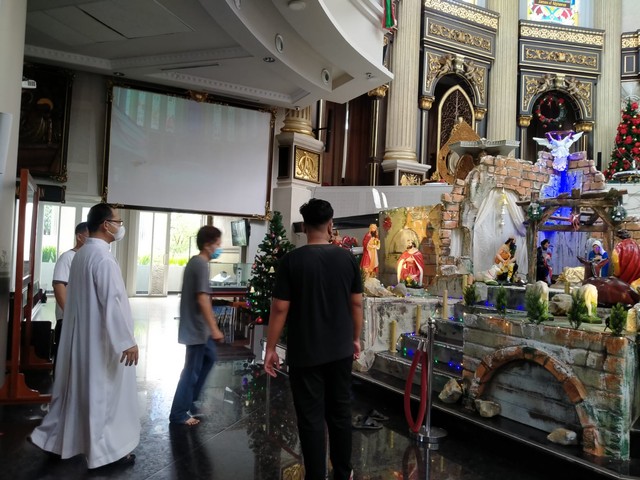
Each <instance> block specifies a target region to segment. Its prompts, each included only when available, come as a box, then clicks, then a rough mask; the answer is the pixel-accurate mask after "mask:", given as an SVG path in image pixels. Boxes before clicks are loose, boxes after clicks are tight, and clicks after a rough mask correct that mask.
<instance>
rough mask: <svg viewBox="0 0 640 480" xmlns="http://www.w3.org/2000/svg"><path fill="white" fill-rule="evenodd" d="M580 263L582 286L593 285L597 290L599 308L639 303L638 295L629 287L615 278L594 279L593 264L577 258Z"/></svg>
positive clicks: (639, 295) (639, 297)
mask: <svg viewBox="0 0 640 480" xmlns="http://www.w3.org/2000/svg"><path fill="white" fill-rule="evenodd" d="M578 260H579V261H580V263H582V264H583V265H584V280H583V281H582V284H583V285H587V284H589V285H593V286H594V287H596V288H597V289H598V305H599V306H601V307H611V306H613V305H615V304H616V303H621V304H623V305H635V304H636V303H638V302H639V301H640V294H639V293H638V292H637V291H635V290H634V289H633V288H631V286H630V285H629V284H628V283H627V282H624V281H622V280H620V279H619V278H617V277H596V276H595V272H594V271H593V264H592V263H591V262H590V261H589V260H587V259H585V258H583V257H578Z"/></svg>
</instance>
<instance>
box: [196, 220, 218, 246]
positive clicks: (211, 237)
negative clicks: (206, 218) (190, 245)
mask: <svg viewBox="0 0 640 480" xmlns="http://www.w3.org/2000/svg"><path fill="white" fill-rule="evenodd" d="M221 236H222V232H221V231H220V230H218V229H217V228H216V227H213V226H211V225H205V226H204V227H201V228H200V230H198V235H197V236H196V244H197V245H198V250H202V249H203V248H204V246H205V245H206V244H207V243H212V242H215V241H216V240H218V239H219V238H220V237H221Z"/></svg>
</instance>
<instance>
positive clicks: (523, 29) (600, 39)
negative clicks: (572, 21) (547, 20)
mask: <svg viewBox="0 0 640 480" xmlns="http://www.w3.org/2000/svg"><path fill="white" fill-rule="evenodd" d="M520 37H529V38H535V39H536V40H553V41H554V42H568V43H577V44H581V45H590V46H594V47H602V46H603V45H604V32H602V31H596V30H588V29H586V28H576V27H572V28H568V27H562V26H555V25H549V24H540V23H533V22H531V23H530V22H520Z"/></svg>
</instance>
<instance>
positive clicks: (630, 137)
mask: <svg viewBox="0 0 640 480" xmlns="http://www.w3.org/2000/svg"><path fill="white" fill-rule="evenodd" d="M636 165H637V166H636ZM638 167H640V114H639V113H638V103H637V102H631V100H627V105H626V107H625V108H624V110H622V121H621V122H620V124H619V125H618V133H617V135H616V148H614V149H613V152H611V162H609V168H607V170H606V171H605V172H604V174H605V177H606V178H607V179H608V180H610V179H611V178H613V174H614V173H616V172H625V171H627V170H636V168H638Z"/></svg>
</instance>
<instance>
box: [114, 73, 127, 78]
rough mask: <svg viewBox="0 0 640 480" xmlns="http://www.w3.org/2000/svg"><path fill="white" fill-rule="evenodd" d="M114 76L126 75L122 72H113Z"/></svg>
mask: <svg viewBox="0 0 640 480" xmlns="http://www.w3.org/2000/svg"><path fill="white" fill-rule="evenodd" d="M113 76H114V77H124V73H122V72H113Z"/></svg>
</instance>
